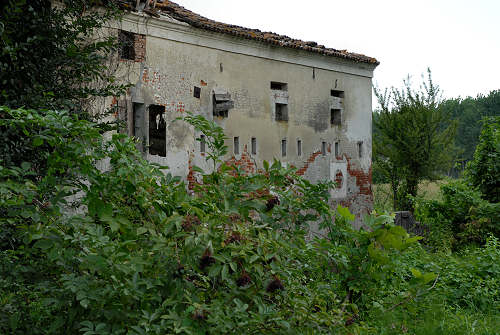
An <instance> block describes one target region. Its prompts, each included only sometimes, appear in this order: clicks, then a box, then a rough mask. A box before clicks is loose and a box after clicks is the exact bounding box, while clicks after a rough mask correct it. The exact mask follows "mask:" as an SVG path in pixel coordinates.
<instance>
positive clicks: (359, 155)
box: [358, 142, 363, 158]
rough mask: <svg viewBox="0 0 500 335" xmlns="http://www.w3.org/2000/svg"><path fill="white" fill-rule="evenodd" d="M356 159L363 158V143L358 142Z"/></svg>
mask: <svg viewBox="0 0 500 335" xmlns="http://www.w3.org/2000/svg"><path fill="white" fill-rule="evenodd" d="M358 157H359V158H361V157H363V142H358Z"/></svg>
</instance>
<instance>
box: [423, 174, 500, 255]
mask: <svg viewBox="0 0 500 335" xmlns="http://www.w3.org/2000/svg"><path fill="white" fill-rule="evenodd" d="M441 193H442V200H423V199H418V200H417V201H416V212H415V214H416V217H417V219H418V220H420V221H422V222H423V223H425V224H427V225H428V226H429V228H430V233H429V236H428V237H427V242H428V244H429V245H430V246H432V247H433V248H434V249H438V250H450V249H459V248H462V247H464V246H466V245H469V244H476V245H480V244H484V242H485V241H486V237H487V236H488V234H490V233H491V234H493V235H494V236H496V237H500V227H499V226H498V222H500V204H499V203H490V202H488V201H486V200H483V199H482V198H481V192H479V191H477V190H475V189H474V188H473V187H471V185H469V184H468V183H467V182H466V181H464V180H455V181H451V182H449V183H448V184H443V185H442V186H441Z"/></svg>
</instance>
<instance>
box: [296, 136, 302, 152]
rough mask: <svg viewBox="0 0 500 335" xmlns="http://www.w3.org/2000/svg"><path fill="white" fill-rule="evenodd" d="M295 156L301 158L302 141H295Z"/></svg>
mask: <svg viewBox="0 0 500 335" xmlns="http://www.w3.org/2000/svg"><path fill="white" fill-rule="evenodd" d="M297 156H302V141H301V140H297Z"/></svg>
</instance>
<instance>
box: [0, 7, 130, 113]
mask: <svg viewBox="0 0 500 335" xmlns="http://www.w3.org/2000/svg"><path fill="white" fill-rule="evenodd" d="M98 2H99V3H101V10H99V11H96V10H94V6H95V5H96V4H97V3H98ZM62 3H64V5H61V4H58V5H53V4H52V1H49V0H30V1H26V0H6V1H2V4H1V5H0V12H1V15H0V23H1V24H0V25H1V26H2V28H3V29H2V30H1V31H0V32H1V35H0V36H1V39H0V45H1V48H0V50H1V51H0V83H1V89H0V105H7V106H10V107H21V106H24V107H30V108H50V109H58V108H68V109H72V110H75V111H82V109H81V106H82V104H83V103H84V102H85V100H86V99H88V98H90V97H95V96H110V95H116V96H119V95H120V94H121V93H122V92H123V90H124V86H123V85H118V84H116V83H115V80H114V77H113V71H112V69H111V68H110V67H109V62H108V60H109V57H110V54H111V53H112V52H113V51H114V50H115V48H116V38H114V37H112V36H99V34H100V33H101V32H102V31H100V28H101V27H103V25H104V23H105V22H107V21H108V20H109V19H112V18H117V17H118V15H119V13H120V12H119V11H118V10H117V8H116V7H115V6H114V5H113V4H114V2H113V1H104V2H103V1H95V0H72V1H62ZM102 4H105V5H104V7H103V6H102Z"/></svg>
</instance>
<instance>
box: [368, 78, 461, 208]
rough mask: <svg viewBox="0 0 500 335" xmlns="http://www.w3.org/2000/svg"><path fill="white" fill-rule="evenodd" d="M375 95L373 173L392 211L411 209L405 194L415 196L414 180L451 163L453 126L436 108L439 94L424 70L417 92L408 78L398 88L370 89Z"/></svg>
mask: <svg viewBox="0 0 500 335" xmlns="http://www.w3.org/2000/svg"><path fill="white" fill-rule="evenodd" d="M375 95H376V97H377V99H378V102H379V104H380V107H379V109H378V110H376V111H375V115H374V118H373V120H374V128H375V130H374V134H373V139H374V145H373V146H374V162H375V170H376V173H377V175H379V176H383V177H384V178H385V179H386V180H388V181H389V182H390V184H391V189H392V192H393V204H394V209H395V210H413V205H412V201H411V200H410V198H409V197H408V196H416V195H417V191H418V184H419V182H420V181H422V180H424V179H435V178H436V177H437V176H438V175H439V173H441V172H443V171H445V170H446V169H448V168H449V167H450V166H451V165H452V163H453V161H454V158H455V148H454V139H455V133H456V124H455V122H450V120H449V118H447V116H446V114H445V113H444V112H443V111H442V110H441V109H440V108H439V104H440V90H439V87H438V86H437V85H435V84H434V83H433V82H432V78H431V72H430V70H429V71H428V77H427V80H424V81H423V83H422V85H421V87H420V89H418V90H415V89H414V88H413V87H412V85H411V83H410V81H409V79H408V80H405V81H404V86H403V87H402V88H401V89H398V88H394V87H392V88H391V89H386V90H385V91H384V92H381V91H380V90H378V89H375Z"/></svg>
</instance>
